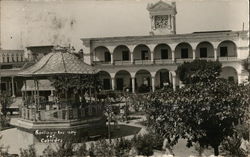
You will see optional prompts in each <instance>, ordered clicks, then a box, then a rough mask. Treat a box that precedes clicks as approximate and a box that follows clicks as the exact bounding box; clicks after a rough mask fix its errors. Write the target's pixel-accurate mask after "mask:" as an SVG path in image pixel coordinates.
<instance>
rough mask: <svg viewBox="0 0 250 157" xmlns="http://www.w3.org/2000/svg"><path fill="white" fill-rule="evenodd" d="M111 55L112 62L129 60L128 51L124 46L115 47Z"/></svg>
mask: <svg viewBox="0 0 250 157" xmlns="http://www.w3.org/2000/svg"><path fill="white" fill-rule="evenodd" d="M113 55H114V61H129V60H131V57H130V50H129V48H128V47H127V46H126V45H119V46H117V47H115V49H114V53H113Z"/></svg>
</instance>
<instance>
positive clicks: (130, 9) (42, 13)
mask: <svg viewBox="0 0 250 157" xmlns="http://www.w3.org/2000/svg"><path fill="white" fill-rule="evenodd" d="M158 1H159V0H1V1H0V17H1V19H0V20H1V21H0V31H1V34H0V37H1V45H0V47H1V48H2V49H23V48H24V47H26V46H35V45H36V46H37V45H51V44H53V45H55V44H60V45H68V44H71V45H73V46H74V47H75V48H76V49H80V48H81V47H82V43H81V40H80V38H96V37H97V38H98V37H114V36H138V35H149V32H150V30H151V26H150V18H149V12H148V11H147V9H146V8H147V5H148V3H156V2H158ZM163 1H165V2H169V3H170V2H171V1H168V0H163ZM175 2H176V7H177V15H176V32H177V34H184V33H192V32H197V31H217V30H234V31H238V30H242V29H243V23H244V29H245V30H249V4H248V3H249V2H248V0H176V1H175Z"/></svg>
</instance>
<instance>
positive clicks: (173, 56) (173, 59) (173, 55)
mask: <svg viewBox="0 0 250 157" xmlns="http://www.w3.org/2000/svg"><path fill="white" fill-rule="evenodd" d="M174 61H175V54H174V51H172V62H174Z"/></svg>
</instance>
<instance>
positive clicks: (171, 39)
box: [81, 1, 249, 92]
mask: <svg viewBox="0 0 250 157" xmlns="http://www.w3.org/2000/svg"><path fill="white" fill-rule="evenodd" d="M147 9H148V11H149V15H150V20H151V31H150V35H148V36H129V37H106V38H82V39H81V40H82V42H83V53H84V54H83V57H84V62H86V63H88V64H90V65H94V66H95V67H96V68H97V69H99V74H100V78H101V81H102V83H103V88H104V89H106V90H109V89H112V90H124V89H129V90H130V91H131V92H137V91H140V88H141V87H143V86H148V87H150V89H151V90H152V91H154V90H155V89H157V88H161V87H162V86H163V85H165V84H172V86H173V88H174V90H175V89H176V87H177V86H181V85H182V83H181V81H180V80H179V76H178V75H177V74H176V72H175V71H176V69H177V67H178V65H180V64H182V63H184V62H191V61H193V60H195V59H202V60H211V61H216V60H218V61H220V62H221V63H222V72H221V76H220V77H223V78H226V79H229V80H232V81H235V82H238V83H243V82H245V81H247V80H248V75H249V73H248V72H247V70H246V68H245V67H244V63H245V60H246V59H247V58H248V56H249V32H248V31H231V30H224V31H209V32H194V33H191V34H176V22H175V21H176V17H175V15H176V14H177V11H176V6H175V3H172V4H168V3H165V2H163V1H159V2H158V3H155V4H149V5H148V8H147Z"/></svg>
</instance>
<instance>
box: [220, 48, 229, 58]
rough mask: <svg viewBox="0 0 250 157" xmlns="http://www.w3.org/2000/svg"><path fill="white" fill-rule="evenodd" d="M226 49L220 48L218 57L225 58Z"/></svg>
mask: <svg viewBox="0 0 250 157" xmlns="http://www.w3.org/2000/svg"><path fill="white" fill-rule="evenodd" d="M227 56H228V54H227V47H220V57H227Z"/></svg>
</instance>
